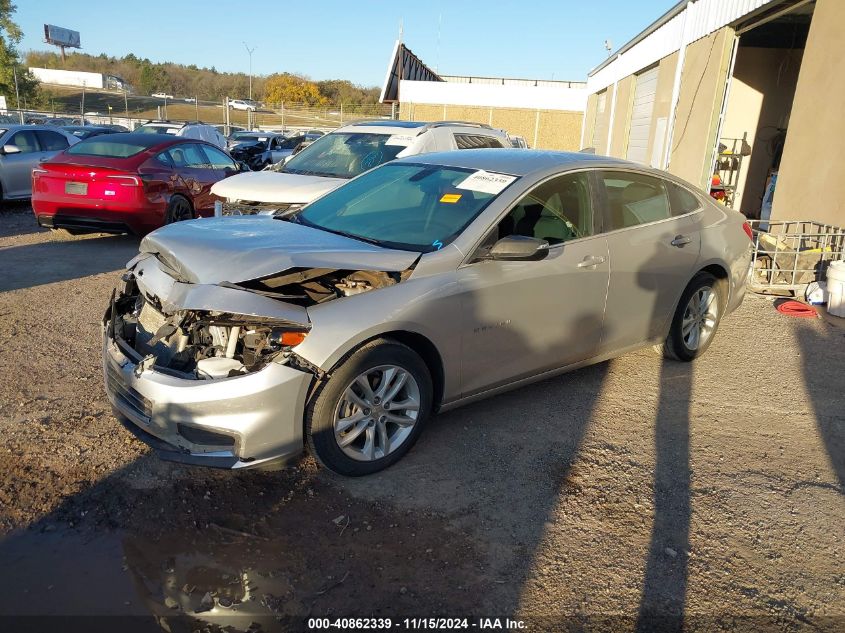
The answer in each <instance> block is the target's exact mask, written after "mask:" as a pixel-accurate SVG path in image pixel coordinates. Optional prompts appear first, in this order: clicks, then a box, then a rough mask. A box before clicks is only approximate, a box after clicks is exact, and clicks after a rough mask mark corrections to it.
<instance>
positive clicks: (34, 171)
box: [32, 167, 50, 178]
mask: <svg viewBox="0 0 845 633" xmlns="http://www.w3.org/2000/svg"><path fill="white" fill-rule="evenodd" d="M49 173H50V172H48V171H47V170H46V169H41V168H40V167H33V168H32V177H33V178H35V177H36V176H41V175H42V174H49Z"/></svg>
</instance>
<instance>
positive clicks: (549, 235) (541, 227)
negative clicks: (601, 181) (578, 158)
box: [497, 172, 594, 245]
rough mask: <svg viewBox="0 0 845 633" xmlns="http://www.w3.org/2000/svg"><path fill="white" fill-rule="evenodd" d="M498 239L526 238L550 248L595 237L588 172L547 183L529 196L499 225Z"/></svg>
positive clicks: (567, 175) (561, 177)
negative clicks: (542, 242) (538, 240)
mask: <svg viewBox="0 0 845 633" xmlns="http://www.w3.org/2000/svg"><path fill="white" fill-rule="evenodd" d="M498 228H499V231H498V236H497V239H502V238H503V237H507V236H509V235H523V236H526V237H535V238H539V239H541V240H546V241H547V242H548V243H549V244H550V245H555V244H562V243H563V242H568V241H569V240H574V239H578V238H580V237H587V236H588V235H592V234H593V232H594V231H593V207H592V204H591V201H590V186H589V179H588V177H587V174H586V172H579V173H574V174H565V175H563V176H558V177H556V178H552V179H551V180H547V181H546V182H544V183H542V184H540V185H538V186H537V187H536V188H534V189H533V190H532V191H531V192H529V193H528V194H526V195H525V197H523V198H522V200H520V201H519V202H518V203H517V204H516V206H515V207H514V208H513V209H512V210H511V212H510V213H508V215H507V216H505V217H504V218H503V219H502V221H501V222H499V227H498Z"/></svg>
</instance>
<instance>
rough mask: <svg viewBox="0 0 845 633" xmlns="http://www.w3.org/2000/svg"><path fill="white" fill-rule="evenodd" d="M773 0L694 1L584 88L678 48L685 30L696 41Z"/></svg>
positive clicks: (602, 83) (601, 84)
mask: <svg viewBox="0 0 845 633" xmlns="http://www.w3.org/2000/svg"><path fill="white" fill-rule="evenodd" d="M776 1H777V0H697V1H694V2H693V3H692V4H691V5H690V7H689V9H688V11H682V12H681V13H679V14H678V15H676V16H675V17H673V18H672V19H670V20H669V21H668V22H666V24H663V25H662V26H660V27H659V28H658V29H657V30H656V31H654V32H653V33H651V34H649V35H648V36H646V37H645V38H643V40H642V41H640V42H637V44H635V45H634V46H632V47H631V48H630V49H629V50H627V51H625V52H623V53H622V54H621V55H620V56H619V57H617V58H616V59H614V60H613V61H612V62H610V63H609V64H607V65H606V66H604V67H603V68H600V69H599V70H597V71H595V72H593V73H592V74H590V76H589V77H588V79H587V89H588V90H589V92H591V93H595V92H598V91H600V90H601V89H602V88H605V87H607V86H609V85H610V84H612V83H614V82H616V81H619V80H620V79H622V78H623V77H627V76H628V75H632V74H634V73H637V72H638V71H640V70H642V69H643V68H646V67H648V66H650V65H651V64H653V63H655V62H656V61H658V60H660V59H662V58H664V57H666V56H667V55H669V54H671V53H673V52H675V51H678V50H680V48H681V46H682V44H683V41H684V31H686V32H687V38H686V39H687V40H688V42H690V43H691V42H695V41H696V40H699V39H701V38H702V37H704V36H705V35H709V34H710V33H713V32H714V31H718V30H719V29H720V28H722V27H723V26H726V25H728V24H730V23H732V22H735V21H736V20H738V19H740V18H742V17H743V16H745V15H748V14H749V13H751V12H753V11H756V10H757V9H759V8H760V7H762V6H765V5H767V4H771V3H773V2H776ZM687 14H688V15H687ZM685 20H688V21H689V24H685Z"/></svg>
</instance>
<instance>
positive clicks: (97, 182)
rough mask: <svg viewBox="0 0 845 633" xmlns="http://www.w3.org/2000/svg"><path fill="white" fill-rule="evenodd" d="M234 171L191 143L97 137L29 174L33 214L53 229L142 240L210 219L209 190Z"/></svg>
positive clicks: (205, 146) (221, 155) (211, 149)
mask: <svg viewBox="0 0 845 633" xmlns="http://www.w3.org/2000/svg"><path fill="white" fill-rule="evenodd" d="M238 171H240V168H239V165H238V163H236V162H235V161H234V160H232V158H231V157H230V156H229V155H228V154H226V153H225V152H224V151H222V150H221V149H219V148H217V147H215V146H214V145H211V144H210V143H206V142H204V141H199V140H196V139H187V138H173V137H171V136H164V135H159V134H108V135H104V136H96V137H93V138H90V139H86V140H83V141H81V142H79V143H77V144H76V145H71V146H70V147H69V148H68V149H67V150H65V151H63V152H61V153H60V154H56V155H55V156H53V157H52V158H50V159H49V160H48V161H45V162H43V163H41V164H40V165H39V166H38V167H36V168H35V169H33V170H32V210H33V212H34V213H35V218H36V219H37V220H38V224H39V225H40V226H46V227H49V228H51V229H66V230H67V231H69V232H71V233H91V232H96V233H100V232H103V233H135V234H136V235H144V234H146V233H149V232H150V231H152V230H153V229H156V228H158V227H160V226H162V225H164V224H169V223H170V222H177V221H179V220H188V219H191V218H196V217H200V216H202V217H208V216H211V215H214V201H215V199H216V198H215V196H213V195H212V194H211V186H212V185H213V184H214V183H215V182H217V181H218V180H222V179H223V178H226V177H227V176H231V175H233V174H236V173H238Z"/></svg>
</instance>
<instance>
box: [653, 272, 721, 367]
mask: <svg viewBox="0 0 845 633" xmlns="http://www.w3.org/2000/svg"><path fill="white" fill-rule="evenodd" d="M724 304H725V298H724V291H723V286H722V284H721V283H719V280H718V279H716V277H714V276H713V275H711V274H710V273H705V272H701V273H698V274H697V275H696V276H695V277H693V278H692V281H690V283H689V285H688V286H687V288H686V290H684V294H683V295H682V296H681V300H680V301H679V302H678V307H677V309H676V310H675V316H674V317H673V319H672V326H671V328H670V329H669V335H668V336H667V337H666V340H665V341H664V342H663V344H662V345H660V346H658V350H659V351H661V352H662V353H663V355H664V356H665V357H666V358H671V359H674V360H680V361H684V362H689V361H691V360H693V359H695V358H698V357H699V356H701V355H702V354H703V353H704V352H705V351H706V350H707V348H708V347H709V346H710V343H711V342H712V341H713V337H714V336H715V335H716V330H717V329H718V327H719V321H720V320H721V318H722V312H723V311H724Z"/></svg>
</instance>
